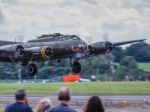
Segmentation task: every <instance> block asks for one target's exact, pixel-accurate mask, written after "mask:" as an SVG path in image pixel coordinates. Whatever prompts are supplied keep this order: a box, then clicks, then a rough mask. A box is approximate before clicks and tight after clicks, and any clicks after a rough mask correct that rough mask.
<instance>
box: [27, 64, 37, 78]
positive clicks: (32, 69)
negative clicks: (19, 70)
mask: <svg viewBox="0 0 150 112" xmlns="http://www.w3.org/2000/svg"><path fill="white" fill-rule="evenodd" d="M28 74H29V75H30V76H35V75H36V74H37V66H36V64H34V63H31V64H29V66H28Z"/></svg>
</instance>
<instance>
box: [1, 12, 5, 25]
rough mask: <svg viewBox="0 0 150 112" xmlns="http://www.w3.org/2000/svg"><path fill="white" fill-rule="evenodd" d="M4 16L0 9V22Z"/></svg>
mask: <svg viewBox="0 0 150 112" xmlns="http://www.w3.org/2000/svg"><path fill="white" fill-rule="evenodd" d="M4 19H5V17H4V14H3V12H2V11H1V10H0V23H2V22H3V21H4Z"/></svg>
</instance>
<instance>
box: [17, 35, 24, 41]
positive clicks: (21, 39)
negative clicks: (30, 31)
mask: <svg viewBox="0 0 150 112" xmlns="http://www.w3.org/2000/svg"><path fill="white" fill-rule="evenodd" d="M15 42H16V43H18V42H19V43H23V42H24V36H23V35H18V36H17V37H16V38H15Z"/></svg>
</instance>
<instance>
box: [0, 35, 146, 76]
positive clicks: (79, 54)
mask: <svg viewBox="0 0 150 112" xmlns="http://www.w3.org/2000/svg"><path fill="white" fill-rule="evenodd" d="M144 40H145V39H141V40H132V41H124V42H116V43H111V42H109V41H103V42H97V43H94V44H90V45H88V44H87V43H86V42H85V41H83V40H81V39H80V38H79V37H78V36H76V35H63V34H60V33H54V34H50V35H42V36H40V37H38V38H37V39H34V40H30V41H28V42H25V43H21V42H10V41H0V62H10V63H19V64H21V65H22V66H27V65H28V64H29V65H28V73H29V75H31V76H34V75H35V74H36V73H37V71H38V70H37V66H36V64H38V62H39V61H46V60H52V59H58V60H60V59H63V58H70V63H71V67H72V72H74V73H79V72H80V71H81V65H80V63H79V62H78V60H79V59H83V58H86V57H90V56H95V55H98V54H105V53H108V52H110V51H111V50H112V49H113V48H114V47H117V46H120V45H124V44H129V43H134V42H140V41H144Z"/></svg>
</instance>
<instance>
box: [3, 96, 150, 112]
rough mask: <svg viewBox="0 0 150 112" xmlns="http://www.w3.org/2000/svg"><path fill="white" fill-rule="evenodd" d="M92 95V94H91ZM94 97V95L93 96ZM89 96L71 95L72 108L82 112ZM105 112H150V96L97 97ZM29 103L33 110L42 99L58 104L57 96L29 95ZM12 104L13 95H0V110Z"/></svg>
mask: <svg viewBox="0 0 150 112" xmlns="http://www.w3.org/2000/svg"><path fill="white" fill-rule="evenodd" d="M92 95H94V94H92ZM95 95H96V94H95ZM90 96H91V95H87V94H86V95H79V94H73V95H72V103H71V106H72V108H74V109H76V110H78V111H79V112H82V108H83V106H84V105H85V103H86V102H87V100H88V99H89V97H90ZM98 96H99V97H100V98H101V99H102V102H103V104H104V106H105V109H106V112H116V111H118V112H133V111H134V112H150V111H149V110H150V95H98ZM28 97H29V103H30V105H31V106H32V107H33V108H34V107H35V106H36V105H37V102H39V100H41V99H43V98H45V97H46V98H50V99H51V101H52V103H53V104H54V105H56V104H58V101H57V94H29V95H28ZM11 102H14V95H13V94H0V108H4V107H5V106H6V105H7V104H9V103H11Z"/></svg>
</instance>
